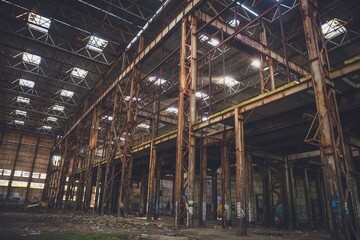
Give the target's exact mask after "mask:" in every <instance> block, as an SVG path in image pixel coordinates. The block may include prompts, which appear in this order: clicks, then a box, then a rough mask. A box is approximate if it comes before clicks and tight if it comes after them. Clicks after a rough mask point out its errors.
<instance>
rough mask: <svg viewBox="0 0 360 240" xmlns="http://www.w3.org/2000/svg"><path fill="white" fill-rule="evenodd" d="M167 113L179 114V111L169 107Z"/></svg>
mask: <svg viewBox="0 0 360 240" xmlns="http://www.w3.org/2000/svg"><path fill="white" fill-rule="evenodd" d="M165 112H168V113H173V114H178V112H179V110H178V109H177V108H175V107H168V108H167V109H166V110H165Z"/></svg>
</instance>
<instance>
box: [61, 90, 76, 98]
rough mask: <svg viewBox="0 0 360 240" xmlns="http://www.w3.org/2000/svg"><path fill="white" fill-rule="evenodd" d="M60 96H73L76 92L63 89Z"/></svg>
mask: <svg viewBox="0 0 360 240" xmlns="http://www.w3.org/2000/svg"><path fill="white" fill-rule="evenodd" d="M60 96H63V97H68V98H72V97H73V96H74V92H72V91H68V90H65V89H62V90H61V91H60Z"/></svg>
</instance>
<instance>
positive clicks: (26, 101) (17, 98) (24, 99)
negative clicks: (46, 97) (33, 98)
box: [16, 96, 30, 104]
mask: <svg viewBox="0 0 360 240" xmlns="http://www.w3.org/2000/svg"><path fill="white" fill-rule="evenodd" d="M16 102H18V103H26V104H29V103H30V98H26V97H21V96H17V97H16Z"/></svg>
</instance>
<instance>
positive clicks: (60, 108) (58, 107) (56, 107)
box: [52, 104, 65, 112]
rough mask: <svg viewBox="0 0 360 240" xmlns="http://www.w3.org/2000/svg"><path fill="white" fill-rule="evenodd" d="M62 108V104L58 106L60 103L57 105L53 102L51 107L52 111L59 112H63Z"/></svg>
mask: <svg viewBox="0 0 360 240" xmlns="http://www.w3.org/2000/svg"><path fill="white" fill-rule="evenodd" d="M64 109H65V107H64V106H60V105H57V104H55V105H54V106H53V107H52V110H54V111H59V112H63V111H64Z"/></svg>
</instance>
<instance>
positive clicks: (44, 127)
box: [41, 125, 51, 131]
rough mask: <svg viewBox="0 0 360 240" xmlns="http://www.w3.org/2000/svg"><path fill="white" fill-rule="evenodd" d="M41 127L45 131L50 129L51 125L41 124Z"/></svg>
mask: <svg viewBox="0 0 360 240" xmlns="http://www.w3.org/2000/svg"><path fill="white" fill-rule="evenodd" d="M41 129H43V130H45V131H50V130H51V127H50V126H46V125H43V126H41Z"/></svg>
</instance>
